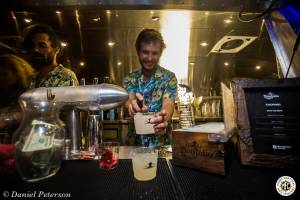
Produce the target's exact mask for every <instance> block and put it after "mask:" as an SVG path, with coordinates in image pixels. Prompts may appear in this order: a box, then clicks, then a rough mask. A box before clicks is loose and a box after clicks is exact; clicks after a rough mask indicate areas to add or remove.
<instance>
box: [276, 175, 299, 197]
mask: <svg viewBox="0 0 300 200" xmlns="http://www.w3.org/2000/svg"><path fill="white" fill-rule="evenodd" d="M276 190H277V192H278V193H279V194H280V195H282V196H290V195H292V194H293V193H294V192H295V190H296V182H295V181H294V179H293V178H292V177H290V176H282V177H280V178H279V179H278V180H277V182H276Z"/></svg>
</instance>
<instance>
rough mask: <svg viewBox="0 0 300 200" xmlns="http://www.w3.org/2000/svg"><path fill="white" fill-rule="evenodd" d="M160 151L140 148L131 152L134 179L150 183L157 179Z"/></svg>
mask: <svg viewBox="0 0 300 200" xmlns="http://www.w3.org/2000/svg"><path fill="white" fill-rule="evenodd" d="M157 156H158V150H157V149H155V148H151V147H139V148H136V149H134V150H132V152H131V157H132V167H133V174H134V178H135V179H137V180H139V181H148V180H152V179H154V178H155V177H156V171H157Z"/></svg>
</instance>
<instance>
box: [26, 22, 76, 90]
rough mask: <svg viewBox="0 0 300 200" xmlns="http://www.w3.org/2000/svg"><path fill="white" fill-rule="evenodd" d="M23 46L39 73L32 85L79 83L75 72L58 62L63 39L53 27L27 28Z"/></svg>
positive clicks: (48, 85) (50, 85)
mask: <svg viewBox="0 0 300 200" xmlns="http://www.w3.org/2000/svg"><path fill="white" fill-rule="evenodd" d="M23 46H24V48H25V50H26V51H27V53H28V56H29V57H28V59H29V62H30V63H31V65H32V66H33V67H34V68H35V69H36V71H37V74H36V76H35V78H34V79H33V82H32V85H31V88H32V87H60V86H69V85H71V80H73V81H74V85H78V80H77V77H76V75H75V73H74V72H73V71H72V70H70V69H68V68H65V67H64V66H63V65H61V64H58V63H57V58H58V55H59V53H60V51H61V41H60V39H59V37H58V36H57V35H56V33H55V32H54V31H53V29H52V28H51V27H49V26H46V25H40V24H36V25H32V26H29V27H28V28H26V29H25V31H24V40H23Z"/></svg>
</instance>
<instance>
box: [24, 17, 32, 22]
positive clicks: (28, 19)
mask: <svg viewBox="0 0 300 200" xmlns="http://www.w3.org/2000/svg"><path fill="white" fill-rule="evenodd" d="M24 21H25V23H30V22H32V19H30V18H24Z"/></svg>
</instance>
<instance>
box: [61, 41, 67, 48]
mask: <svg viewBox="0 0 300 200" xmlns="http://www.w3.org/2000/svg"><path fill="white" fill-rule="evenodd" d="M60 45H61V46H62V47H66V46H68V43H66V42H61V43H60Z"/></svg>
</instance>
